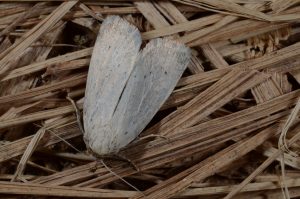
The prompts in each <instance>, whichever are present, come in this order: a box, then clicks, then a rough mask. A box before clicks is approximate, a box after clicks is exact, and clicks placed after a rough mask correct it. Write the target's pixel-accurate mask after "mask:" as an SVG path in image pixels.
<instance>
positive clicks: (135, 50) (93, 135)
mask: <svg viewBox="0 0 300 199" xmlns="http://www.w3.org/2000/svg"><path fill="white" fill-rule="evenodd" d="M141 44H142V39H141V34H140V32H139V30H138V29H137V28H136V27H135V26H133V25H131V24H129V22H127V21H126V20H124V19H122V18H120V17H118V16H109V17H107V18H106V19H105V20H104V21H103V23H102V25H101V28H100V31H99V34H98V36H97V39H96V43H95V47H94V50H93V53H92V57H91V62H90V66H89V71H88V78H87V84H86V91H85V99H84V107H83V122H84V129H85V133H84V141H85V143H86V144H87V146H88V147H89V148H90V149H91V150H92V151H93V152H94V153H96V154H97V155H100V156H102V155H109V154H116V153H118V151H119V150H120V149H121V148H123V147H125V146H126V145H128V144H129V143H130V142H132V141H133V140H134V139H135V138H137V136H138V135H139V134H140V133H141V131H142V130H143V129H144V128H145V127H146V126H147V124H148V123H149V122H150V121H151V119H152V118H153V117H154V115H155V114H156V113H157V112H158V110H159V108H160V107H161V106H162V105H163V103H164V102H165V101H166V99H167V98H168V97H169V95H170V94H171V92H172V91H173V89H174V88H175V86H176V83H177V82H178V80H179V78H180V77H181V75H182V73H183V72H184V70H185V69H186V67H187V65H188V63H189V60H190V56H191V52H190V49H189V48H187V47H185V46H184V45H183V44H181V43H179V42H177V41H175V40H171V39H167V38H164V39H161V38H158V39H153V40H151V41H150V42H148V43H147V45H146V46H145V47H144V48H143V49H142V50H141V51H140V47H141Z"/></svg>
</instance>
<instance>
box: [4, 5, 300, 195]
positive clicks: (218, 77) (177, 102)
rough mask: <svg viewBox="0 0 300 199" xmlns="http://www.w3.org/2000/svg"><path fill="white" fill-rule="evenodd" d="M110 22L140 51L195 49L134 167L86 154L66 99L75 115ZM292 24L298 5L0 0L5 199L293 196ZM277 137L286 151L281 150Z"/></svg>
mask: <svg viewBox="0 0 300 199" xmlns="http://www.w3.org/2000/svg"><path fill="white" fill-rule="evenodd" d="M107 15H120V16H121V17H123V18H124V19H126V20H127V21H129V22H130V23H132V24H134V25H135V26H137V27H138V28H139V30H140V31H141V32H142V38H143V45H145V44H146V43H147V42H148V41H149V40H150V39H153V38H158V37H165V36H172V37H174V38H176V39H177V40H178V41H180V42H183V43H185V44H186V45H187V46H189V47H191V48H192V60H191V62H190V64H189V66H188V69H187V70H186V71H185V73H184V75H183V77H182V78H181V79H180V80H179V82H178V84H177V86H176V88H175V90H174V91H173V92H172V94H171V96H170V97H169V98H168V100H167V101H166V103H165V104H164V105H163V106H162V107H161V109H160V111H159V112H158V113H157V114H156V116H155V117H154V119H153V120H152V121H151V123H150V124H149V125H148V127H147V128H146V129H145V130H144V131H143V132H142V134H141V137H140V138H138V139H137V140H135V141H134V142H133V143H131V144H130V145H129V146H128V147H126V148H124V149H123V150H122V151H121V152H120V155H121V156H123V157H126V159H129V160H130V161H131V162H132V164H134V165H136V167H137V169H136V168H134V167H133V166H132V165H131V164H129V163H128V162H126V161H122V160H112V159H107V160H104V161H105V163H106V164H107V165H108V167H109V168H108V167H105V166H104V165H103V164H101V163H99V162H98V161H97V160H96V159H95V157H93V156H92V155H90V154H89V153H88V151H87V149H86V146H85V144H84V142H83V136H82V133H81V131H80V129H79V126H78V121H77V115H78V113H77V114H76V112H75V109H74V106H73V105H72V103H71V102H70V100H68V99H72V100H74V101H75V102H76V104H77V106H78V108H79V109H82V103H83V97H84V92H85V82H86V78H87V71H88V65H89V62H90V55H91V53H92V49H93V45H94V42H95V38H96V36H97V33H98V30H99V27H100V26H101V22H102V21H103V19H104V18H105V17H106V16H107ZM299 22H300V6H299V1H294V0H273V1H259V0H251V1H245V0H183V1H178V0H170V1H122V0H119V1H117V0H116V1H92V0H90V1H66V2H62V1H55V2H50V1H43V2H41V1H39V2H35V1H15V2H2V3H1V4H0V164H1V166H0V193H1V194H2V195H1V197H3V198H20V195H23V196H25V195H31V196H34V197H37V198H41V197H46V196H55V198H57V197H62V196H64V197H83V198H93V197H97V198H135V199H136V198H145V197H146V196H147V198H153V199H156V198H199V199H208V198H209V199H215V198H216V199H217V198H226V199H229V198H243V199H244V198H245V199H246V198H251V199H261V198H282V197H283V196H282V194H283V193H282V190H281V188H282V187H284V186H285V187H286V188H288V190H289V194H287V193H286V195H289V196H288V197H290V198H296V197H300V172H299V169H300V162H299V158H298V157H297V156H296V155H295V154H297V150H299V149H300V141H299V140H298V138H299V137H300V133H299V130H300V122H299V118H298V112H297V111H294V112H293V114H292V116H293V117H292V119H291V117H290V114H291V112H292V110H293V107H294V106H295V105H296V103H297V101H298V98H299V96H300V90H299V83H300V56H299V55H300V43H299V41H300V26H299V25H300V23H299ZM108 86H109V85H108ZM297 107H298V108H299V105H298V106H297ZM298 108H297V109H298ZM295 110H296V109H295ZM79 115H80V113H79ZM286 121H289V123H288V125H285V124H286ZM281 132H283V134H281ZM280 134H281V135H282V136H281V138H284V140H282V139H280V143H284V146H285V148H286V147H289V150H290V151H293V152H290V151H289V150H283V149H282V148H281V145H279V149H278V141H279V137H280ZM295 151H296V153H295ZM283 152H284V159H282V158H281V157H282V153H283ZM280 160H282V161H283V164H282V165H284V166H285V169H284V171H283V173H284V176H285V178H284V179H282V178H281V171H280V170H281V168H280V166H279V165H280ZM120 177H122V178H123V179H120ZM124 180H125V181H126V182H127V183H125V182H124ZM128 184H131V185H133V186H134V187H135V188H136V189H133V188H132V187H131V186H128ZM137 190H140V191H137Z"/></svg>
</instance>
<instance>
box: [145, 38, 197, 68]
mask: <svg viewBox="0 0 300 199" xmlns="http://www.w3.org/2000/svg"><path fill="white" fill-rule="evenodd" d="M145 49H147V50H149V51H152V50H154V51H156V53H157V54H160V53H161V52H162V51H163V52H167V54H168V55H169V56H166V57H165V59H167V58H172V59H174V58H175V59H176V60H177V63H178V65H177V67H179V68H178V69H179V70H184V69H185V68H186V66H187V65H188V63H189V62H190V58H191V49H190V48H189V47H187V46H185V45H184V44H183V43H181V42H179V41H177V40H174V39H170V38H157V39H152V40H150V42H149V43H148V44H147V46H146V47H145ZM147 50H146V51H147Z"/></svg>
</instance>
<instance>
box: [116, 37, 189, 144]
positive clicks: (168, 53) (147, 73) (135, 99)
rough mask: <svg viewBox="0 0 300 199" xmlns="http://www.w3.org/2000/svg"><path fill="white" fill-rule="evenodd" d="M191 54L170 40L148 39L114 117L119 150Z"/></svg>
mask: <svg viewBox="0 0 300 199" xmlns="http://www.w3.org/2000/svg"><path fill="white" fill-rule="evenodd" d="M190 56H191V52H190V49H189V48H187V47H185V46H184V45H183V44H181V43H179V42H177V41H174V40H170V39H166V38H165V39H154V40H151V41H150V42H149V43H148V44H147V45H146V47H145V48H144V49H143V51H142V52H141V53H140V54H139V56H138V58H137V62H136V65H135V67H134V69H133V71H132V74H131V75H130V78H129V80H128V82H127V84H126V87H125V89H124V92H123V95H122V97H121V99H120V102H119V104H118V107H117V110H116V112H115V114H114V116H113V122H114V123H113V124H114V125H113V127H114V128H116V130H115V131H116V132H117V137H116V139H117V143H118V147H124V146H126V145H127V144H128V143H130V142H131V141H132V140H134V139H135V138H136V137H137V136H138V135H139V134H140V132H141V131H142V130H143V129H144V128H145V127H146V126H147V124H148V123H149V122H150V121H151V119H152V118H153V117H154V115H155V114H156V113H157V111H158V110H159V109H160V107H161V106H162V105H163V103H164V102H165V101H166V99H167V98H168V97H169V95H170V94H171V92H172V91H173V89H174V88H175V86H176V84H177V82H178V80H179V78H180V77H181V75H182V73H183V72H184V70H185V69H186V67H187V65H188V63H189V60H190Z"/></svg>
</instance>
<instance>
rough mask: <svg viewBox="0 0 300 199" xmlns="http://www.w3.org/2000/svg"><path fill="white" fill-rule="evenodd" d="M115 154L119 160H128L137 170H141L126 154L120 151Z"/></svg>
mask: <svg viewBox="0 0 300 199" xmlns="http://www.w3.org/2000/svg"><path fill="white" fill-rule="evenodd" d="M113 155H114V156H115V157H117V158H118V159H119V160H122V161H125V162H128V163H129V164H130V165H131V166H132V167H133V168H134V169H135V170H136V171H137V172H140V169H139V167H138V166H137V165H136V164H135V163H134V162H133V161H132V160H130V159H129V158H127V157H126V156H125V155H122V154H120V153H116V154H113Z"/></svg>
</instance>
